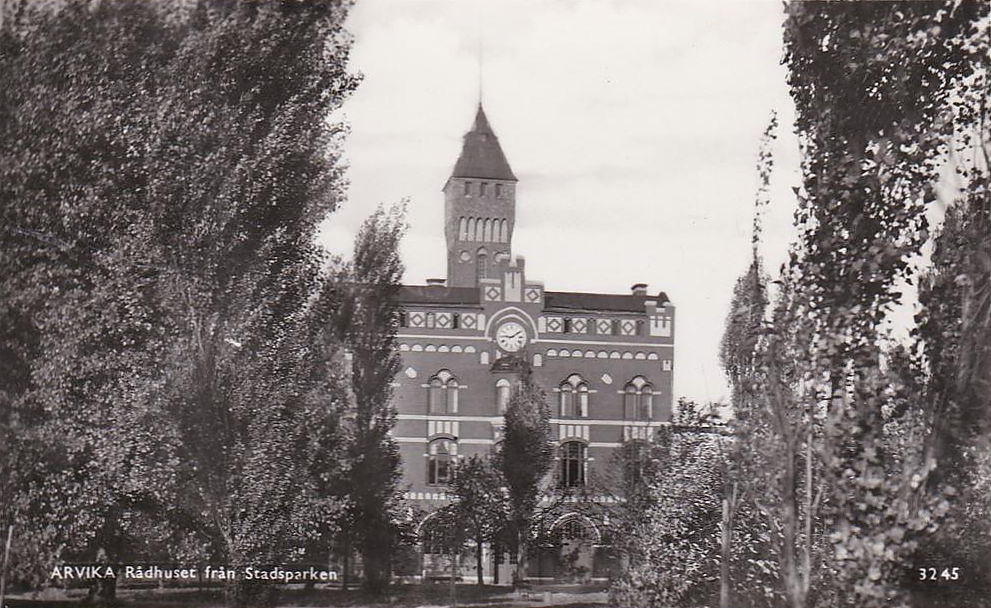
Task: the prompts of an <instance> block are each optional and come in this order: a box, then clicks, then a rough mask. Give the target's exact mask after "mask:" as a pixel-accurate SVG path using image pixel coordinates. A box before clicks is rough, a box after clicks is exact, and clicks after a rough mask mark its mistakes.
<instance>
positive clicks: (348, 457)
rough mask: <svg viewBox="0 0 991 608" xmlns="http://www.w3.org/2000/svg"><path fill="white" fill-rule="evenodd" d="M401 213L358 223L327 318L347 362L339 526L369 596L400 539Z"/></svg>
mask: <svg viewBox="0 0 991 608" xmlns="http://www.w3.org/2000/svg"><path fill="white" fill-rule="evenodd" d="M403 217H404V206H397V207H395V208H393V209H392V210H391V211H389V212H386V211H385V210H384V209H382V208H379V209H378V211H376V212H375V214H373V215H372V216H371V217H370V218H369V219H368V220H366V221H365V223H364V224H363V226H362V228H361V231H360V232H359V233H358V237H357V238H356V240H355V247H354V257H353V262H352V263H351V265H350V267H349V268H348V270H347V272H346V275H345V276H346V277H347V278H346V281H345V282H344V288H343V290H344V294H343V297H342V298H341V306H340V309H339V310H338V311H337V313H336V318H335V326H336V328H337V331H338V332H339V333H340V335H341V337H342V340H343V342H344V344H345V345H346V348H347V354H346V357H347V359H348V360H349V361H350V365H349V366H348V371H349V377H350V386H349V389H350V404H349V409H348V412H347V417H346V422H345V432H346V433H347V440H348V443H347V451H346V454H345V463H346V467H347V470H346V473H345V474H344V476H343V488H342V494H343V495H344V496H346V497H347V508H346V510H345V512H344V515H345V518H344V519H343V521H342V527H343V528H344V534H345V535H347V536H348V537H349V538H348V539H347V544H348V545H349V546H350V544H351V543H355V544H356V546H357V548H359V550H360V553H361V556H362V564H363V567H364V574H365V578H364V585H365V590H366V591H368V592H370V593H373V594H379V593H382V592H384V591H385V589H386V588H387V587H388V584H389V579H390V576H391V573H392V569H391V565H392V555H393V550H394V549H395V547H396V545H397V544H398V541H399V540H400V529H399V528H400V526H399V522H400V520H401V515H400V510H401V507H402V504H401V494H400V492H399V489H398V487H399V480H400V477H401V472H400V470H399V447H398V445H397V444H396V441H395V439H393V438H392V437H391V436H390V434H389V432H390V431H391V430H392V427H393V426H395V421H396V412H395V409H394V407H393V406H392V404H391V398H392V380H393V378H394V377H395V375H396V373H398V371H399V363H400V360H399V354H398V350H397V348H396V319H397V318H398V313H399V308H398V305H399V303H398V295H399V285H400V280H401V279H402V274H403V264H402V261H401V260H400V258H399V241H400V240H401V239H402V236H403V234H404V233H405V230H406V228H405V221H404V219H403ZM347 550H348V551H349V550H350V549H347Z"/></svg>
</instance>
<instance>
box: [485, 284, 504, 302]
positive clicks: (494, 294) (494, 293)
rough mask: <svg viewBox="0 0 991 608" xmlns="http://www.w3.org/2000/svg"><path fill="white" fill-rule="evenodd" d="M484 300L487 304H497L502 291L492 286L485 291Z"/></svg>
mask: <svg viewBox="0 0 991 608" xmlns="http://www.w3.org/2000/svg"><path fill="white" fill-rule="evenodd" d="M485 299H486V300H488V301H489V302H498V301H499V300H501V299H502V290H501V289H499V288H498V287H497V286H495V285H492V286H489V287H487V288H486V289H485Z"/></svg>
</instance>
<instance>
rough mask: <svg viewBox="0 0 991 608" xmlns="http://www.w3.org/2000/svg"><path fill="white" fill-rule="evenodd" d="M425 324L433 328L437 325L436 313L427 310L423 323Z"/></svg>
mask: <svg viewBox="0 0 991 608" xmlns="http://www.w3.org/2000/svg"><path fill="white" fill-rule="evenodd" d="M425 325H426V327H427V328H429V329H433V328H434V327H436V326H437V314H436V313H432V312H428V313H427V317H426V323H425Z"/></svg>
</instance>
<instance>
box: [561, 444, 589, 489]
mask: <svg viewBox="0 0 991 608" xmlns="http://www.w3.org/2000/svg"><path fill="white" fill-rule="evenodd" d="M560 454H561V487H562V488H575V487H579V486H582V485H585V445H584V444H583V443H581V442H580V441H569V442H567V443H565V444H564V445H562V446H561V452H560Z"/></svg>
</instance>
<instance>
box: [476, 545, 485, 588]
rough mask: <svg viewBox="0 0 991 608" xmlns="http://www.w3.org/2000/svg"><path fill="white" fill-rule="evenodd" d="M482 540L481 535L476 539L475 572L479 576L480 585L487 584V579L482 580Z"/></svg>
mask: <svg viewBox="0 0 991 608" xmlns="http://www.w3.org/2000/svg"><path fill="white" fill-rule="evenodd" d="M482 542H483V540H482V537H481V536H479V537H478V538H476V539H475V574H476V576H477V578H478V584H479V586H481V585H484V584H485V581H484V580H482V547H483V545H482Z"/></svg>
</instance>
